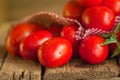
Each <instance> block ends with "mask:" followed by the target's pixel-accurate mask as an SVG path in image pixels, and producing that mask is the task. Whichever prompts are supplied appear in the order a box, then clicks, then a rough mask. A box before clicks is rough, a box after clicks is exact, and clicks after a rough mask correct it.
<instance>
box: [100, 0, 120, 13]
mask: <svg viewBox="0 0 120 80" xmlns="http://www.w3.org/2000/svg"><path fill="white" fill-rule="evenodd" d="M102 5H104V6H107V7H108V8H110V9H111V10H112V11H113V12H114V13H115V15H120V0H103V2H102Z"/></svg>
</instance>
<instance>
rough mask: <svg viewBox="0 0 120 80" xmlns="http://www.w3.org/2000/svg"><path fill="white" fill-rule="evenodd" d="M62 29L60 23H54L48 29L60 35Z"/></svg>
mask: <svg viewBox="0 0 120 80" xmlns="http://www.w3.org/2000/svg"><path fill="white" fill-rule="evenodd" d="M61 30H62V25H59V24H52V25H51V26H50V27H49V28H48V31H50V32H51V33H52V34H53V35H54V36H60V32H61Z"/></svg>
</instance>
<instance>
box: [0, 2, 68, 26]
mask: <svg viewBox="0 0 120 80" xmlns="http://www.w3.org/2000/svg"><path fill="white" fill-rule="evenodd" d="M67 1H68V0H0V25H1V24H3V23H5V22H9V21H13V20H19V19H22V18H24V17H25V16H28V15H30V14H33V13H36V12H39V11H50V12H54V13H57V14H59V15H62V11H63V7H64V5H65V4H66V2H67Z"/></svg>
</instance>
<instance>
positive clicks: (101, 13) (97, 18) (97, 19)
mask: <svg viewBox="0 0 120 80" xmlns="http://www.w3.org/2000/svg"><path fill="white" fill-rule="evenodd" d="M81 21H82V24H83V26H84V27H85V28H86V29H89V28H99V29H102V30H104V31H110V30H112V29H113V26H114V22H115V15H114V13H113V11H112V10H111V9H109V8H107V7H105V6H92V7H89V8H87V9H86V10H85V11H84V12H83V14H82V18H81Z"/></svg>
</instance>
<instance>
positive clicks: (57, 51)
mask: <svg viewBox="0 0 120 80" xmlns="http://www.w3.org/2000/svg"><path fill="white" fill-rule="evenodd" d="M71 56H72V46H71V44H70V42H69V41H68V40H66V39H64V38H61V37H57V38H52V39H49V40H48V41H46V42H44V43H43V44H42V45H41V46H40V47H39V49H38V58H39V61H40V63H41V64H42V65H44V66H45V67H50V68H53V67H58V66H62V65H64V64H66V63H67V62H68V61H69V60H70V59H71Z"/></svg>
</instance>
